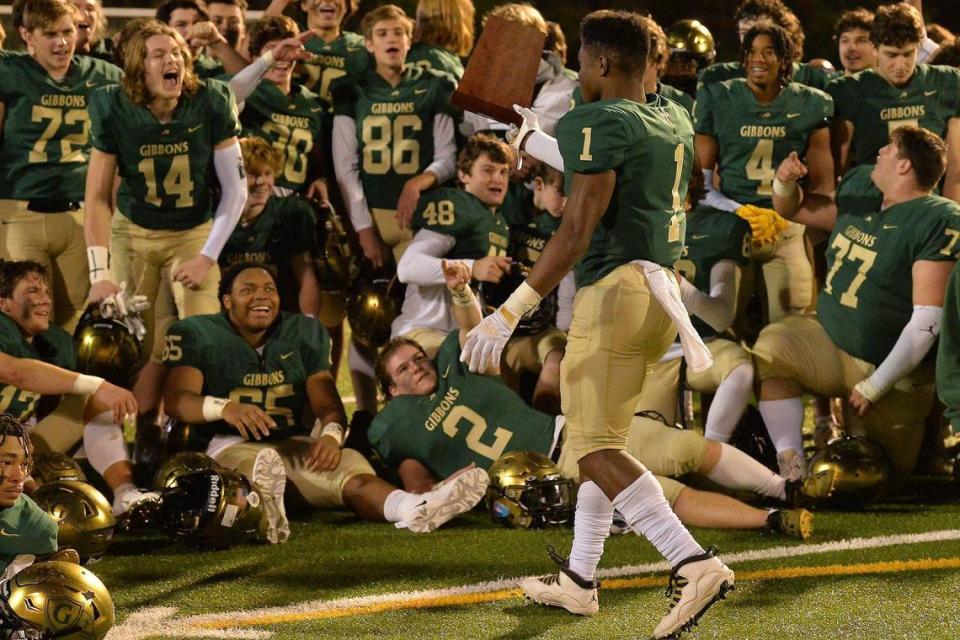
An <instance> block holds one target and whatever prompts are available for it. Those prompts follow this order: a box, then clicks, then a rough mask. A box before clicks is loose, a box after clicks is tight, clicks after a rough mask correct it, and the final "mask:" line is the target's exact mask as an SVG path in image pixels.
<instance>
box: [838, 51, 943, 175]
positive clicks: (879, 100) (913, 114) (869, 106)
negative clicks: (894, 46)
mask: <svg viewBox="0 0 960 640" xmlns="http://www.w3.org/2000/svg"><path fill="white" fill-rule="evenodd" d="M827 91H828V92H829V93H830V95H832V96H833V101H834V103H835V104H836V108H837V119H838V120H848V121H850V122H851V123H853V140H851V142H850V146H851V149H850V162H851V164H868V163H873V162H875V161H876V157H877V152H878V151H880V148H881V147H883V146H884V145H886V144H887V142H889V141H890V133H891V132H892V131H893V130H895V129H897V128H899V127H902V126H905V125H911V126H914V127H923V128H925V129H930V130H931V131H933V132H934V133H936V134H937V135H939V136H941V137H943V136H946V133H947V123H948V121H949V120H950V118H954V117H957V116H960V69H955V68H953V67H944V66H939V65H927V64H918V65H917V70H916V72H915V73H914V74H913V77H912V78H911V79H910V82H908V83H907V85H906V86H904V87H894V86H893V85H892V84H890V83H889V82H887V80H885V79H884V78H883V76H881V75H880V74H879V73H878V72H877V71H876V70H875V69H867V70H865V71H861V72H859V73H856V74H854V75H852V76H846V77H843V78H838V79H836V80H834V81H833V82H831V83H830V85H829V86H828V87H827Z"/></svg>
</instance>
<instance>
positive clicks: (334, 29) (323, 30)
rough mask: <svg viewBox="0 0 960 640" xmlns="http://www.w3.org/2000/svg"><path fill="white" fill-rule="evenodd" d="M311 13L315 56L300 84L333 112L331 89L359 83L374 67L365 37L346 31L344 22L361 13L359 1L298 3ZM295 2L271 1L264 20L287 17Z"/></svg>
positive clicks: (309, 45)
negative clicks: (342, 84)
mask: <svg viewBox="0 0 960 640" xmlns="http://www.w3.org/2000/svg"><path fill="white" fill-rule="evenodd" d="M298 1H299V6H300V8H301V9H302V10H303V11H304V13H306V14H307V29H310V30H311V31H313V32H314V33H316V34H317V37H316V38H313V39H312V40H310V41H309V42H307V44H306V46H307V51H309V52H310V53H312V54H314V57H313V58H311V59H310V60H307V61H306V62H305V63H304V64H303V65H302V66H303V69H304V71H305V75H306V77H305V78H303V79H302V80H300V79H298V82H300V83H302V84H303V85H304V86H305V87H307V89H309V90H310V91H312V92H314V93H316V94H317V95H318V96H320V100H321V102H322V103H323V104H324V105H325V106H326V107H327V108H328V110H332V109H333V95H332V93H331V90H332V89H333V87H334V86H335V85H336V84H338V83H340V82H355V81H356V80H357V79H358V78H360V77H361V76H363V74H364V73H365V72H366V71H367V69H369V68H370V55H369V54H368V53H367V51H366V49H365V48H364V44H363V36H361V35H360V34H357V33H353V32H352V31H344V30H343V22H344V20H346V19H347V18H349V17H350V16H351V15H353V13H354V12H355V11H356V10H357V3H356V0H298ZM290 2H291V0H271V2H270V5H269V6H268V7H267V8H266V10H264V12H263V17H265V18H267V17H272V16H280V15H283V11H284V9H286V8H287V6H288V5H289V4H290Z"/></svg>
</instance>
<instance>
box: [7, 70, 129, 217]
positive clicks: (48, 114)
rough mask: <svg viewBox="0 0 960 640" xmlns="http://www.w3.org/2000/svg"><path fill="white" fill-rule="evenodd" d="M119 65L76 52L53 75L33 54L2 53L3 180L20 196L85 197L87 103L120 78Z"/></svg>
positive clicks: (11, 193)
mask: <svg viewBox="0 0 960 640" xmlns="http://www.w3.org/2000/svg"><path fill="white" fill-rule="evenodd" d="M120 75H121V74H120V69H118V68H117V67H115V66H113V65H112V64H109V63H107V62H104V61H102V60H97V59H95V58H90V57H87V56H75V57H74V58H73V60H72V61H71V62H70V68H69V70H68V71H67V75H66V76H64V78H63V79H62V80H60V81H57V80H54V79H53V78H51V77H50V75H49V74H48V73H47V71H46V69H44V68H43V67H42V66H40V63H38V62H37V61H36V60H34V59H33V58H32V57H30V56H25V55H21V56H10V57H8V58H0V102H2V103H4V105H5V106H6V116H5V118H4V120H3V137H2V146H0V182H2V183H5V184H6V185H7V187H4V188H3V189H4V191H5V192H6V195H7V196H8V197H10V198H14V199H16V200H73V201H80V200H83V192H84V188H85V185H86V181H87V163H88V162H89V161H90V118H89V116H88V115H87V105H88V102H89V101H90V94H91V93H92V92H93V90H94V89H96V88H97V87H102V86H105V85H110V84H115V83H117V82H120Z"/></svg>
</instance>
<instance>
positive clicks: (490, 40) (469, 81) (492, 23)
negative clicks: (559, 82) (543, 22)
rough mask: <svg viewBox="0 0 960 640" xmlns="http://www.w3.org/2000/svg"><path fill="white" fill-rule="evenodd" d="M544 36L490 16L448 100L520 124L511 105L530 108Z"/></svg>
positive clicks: (528, 28)
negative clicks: (458, 84) (457, 84)
mask: <svg viewBox="0 0 960 640" xmlns="http://www.w3.org/2000/svg"><path fill="white" fill-rule="evenodd" d="M545 40H546V36H545V35H544V34H542V33H540V32H539V31H537V30H536V29H534V28H532V27H525V26H523V25H521V24H517V23H516V22H511V21H509V20H504V19H503V18H498V17H496V16H490V18H489V19H488V20H487V24H486V25H485V26H484V28H483V32H482V33H481V34H480V40H479V41H478V42H477V46H476V47H475V48H474V50H473V53H472V54H470V61H469V62H468V63H467V69H466V71H464V74H463V78H462V79H461V80H460V86H458V87H457V90H456V91H454V92H453V97H452V98H451V100H450V101H451V102H452V103H453V104H454V105H456V106H458V107H460V108H461V109H464V110H466V111H473V112H475V113H479V114H482V115H485V116H487V117H488V118H493V119H494V120H497V121H498V122H504V123H507V124H515V125H517V126H519V125H520V124H521V123H522V122H523V119H522V118H521V117H520V115H519V114H518V113H517V112H516V111H514V110H513V105H515V104H519V105H520V106H523V107H529V106H530V103H531V102H532V101H533V85H534V83H535V82H536V79H537V69H538V67H539V65H540V56H541V54H542V52H543V45H544V41H545Z"/></svg>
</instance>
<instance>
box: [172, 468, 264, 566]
mask: <svg viewBox="0 0 960 640" xmlns="http://www.w3.org/2000/svg"><path fill="white" fill-rule="evenodd" d="M262 504H263V503H262V500H261V498H260V494H259V493H258V492H257V491H256V490H255V489H254V488H253V486H252V485H251V484H250V481H249V480H247V479H246V478H245V477H243V476H242V475H240V474H239V473H237V472H236V471H231V470H228V469H207V470H205V471H195V472H191V473H186V474H183V475H181V476H179V477H177V478H175V479H174V480H173V482H172V485H171V486H169V487H168V488H166V489H164V491H163V495H162V497H161V499H160V529H161V530H162V531H164V532H165V533H166V534H167V535H169V536H171V537H173V538H175V539H177V540H182V541H183V542H186V543H187V544H189V545H193V546H197V547H203V548H212V549H226V548H227V547H230V546H232V545H233V544H236V543H238V542H242V541H243V540H244V539H247V538H251V537H254V536H255V535H256V534H257V531H258V529H259V525H260V518H261V515H262Z"/></svg>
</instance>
